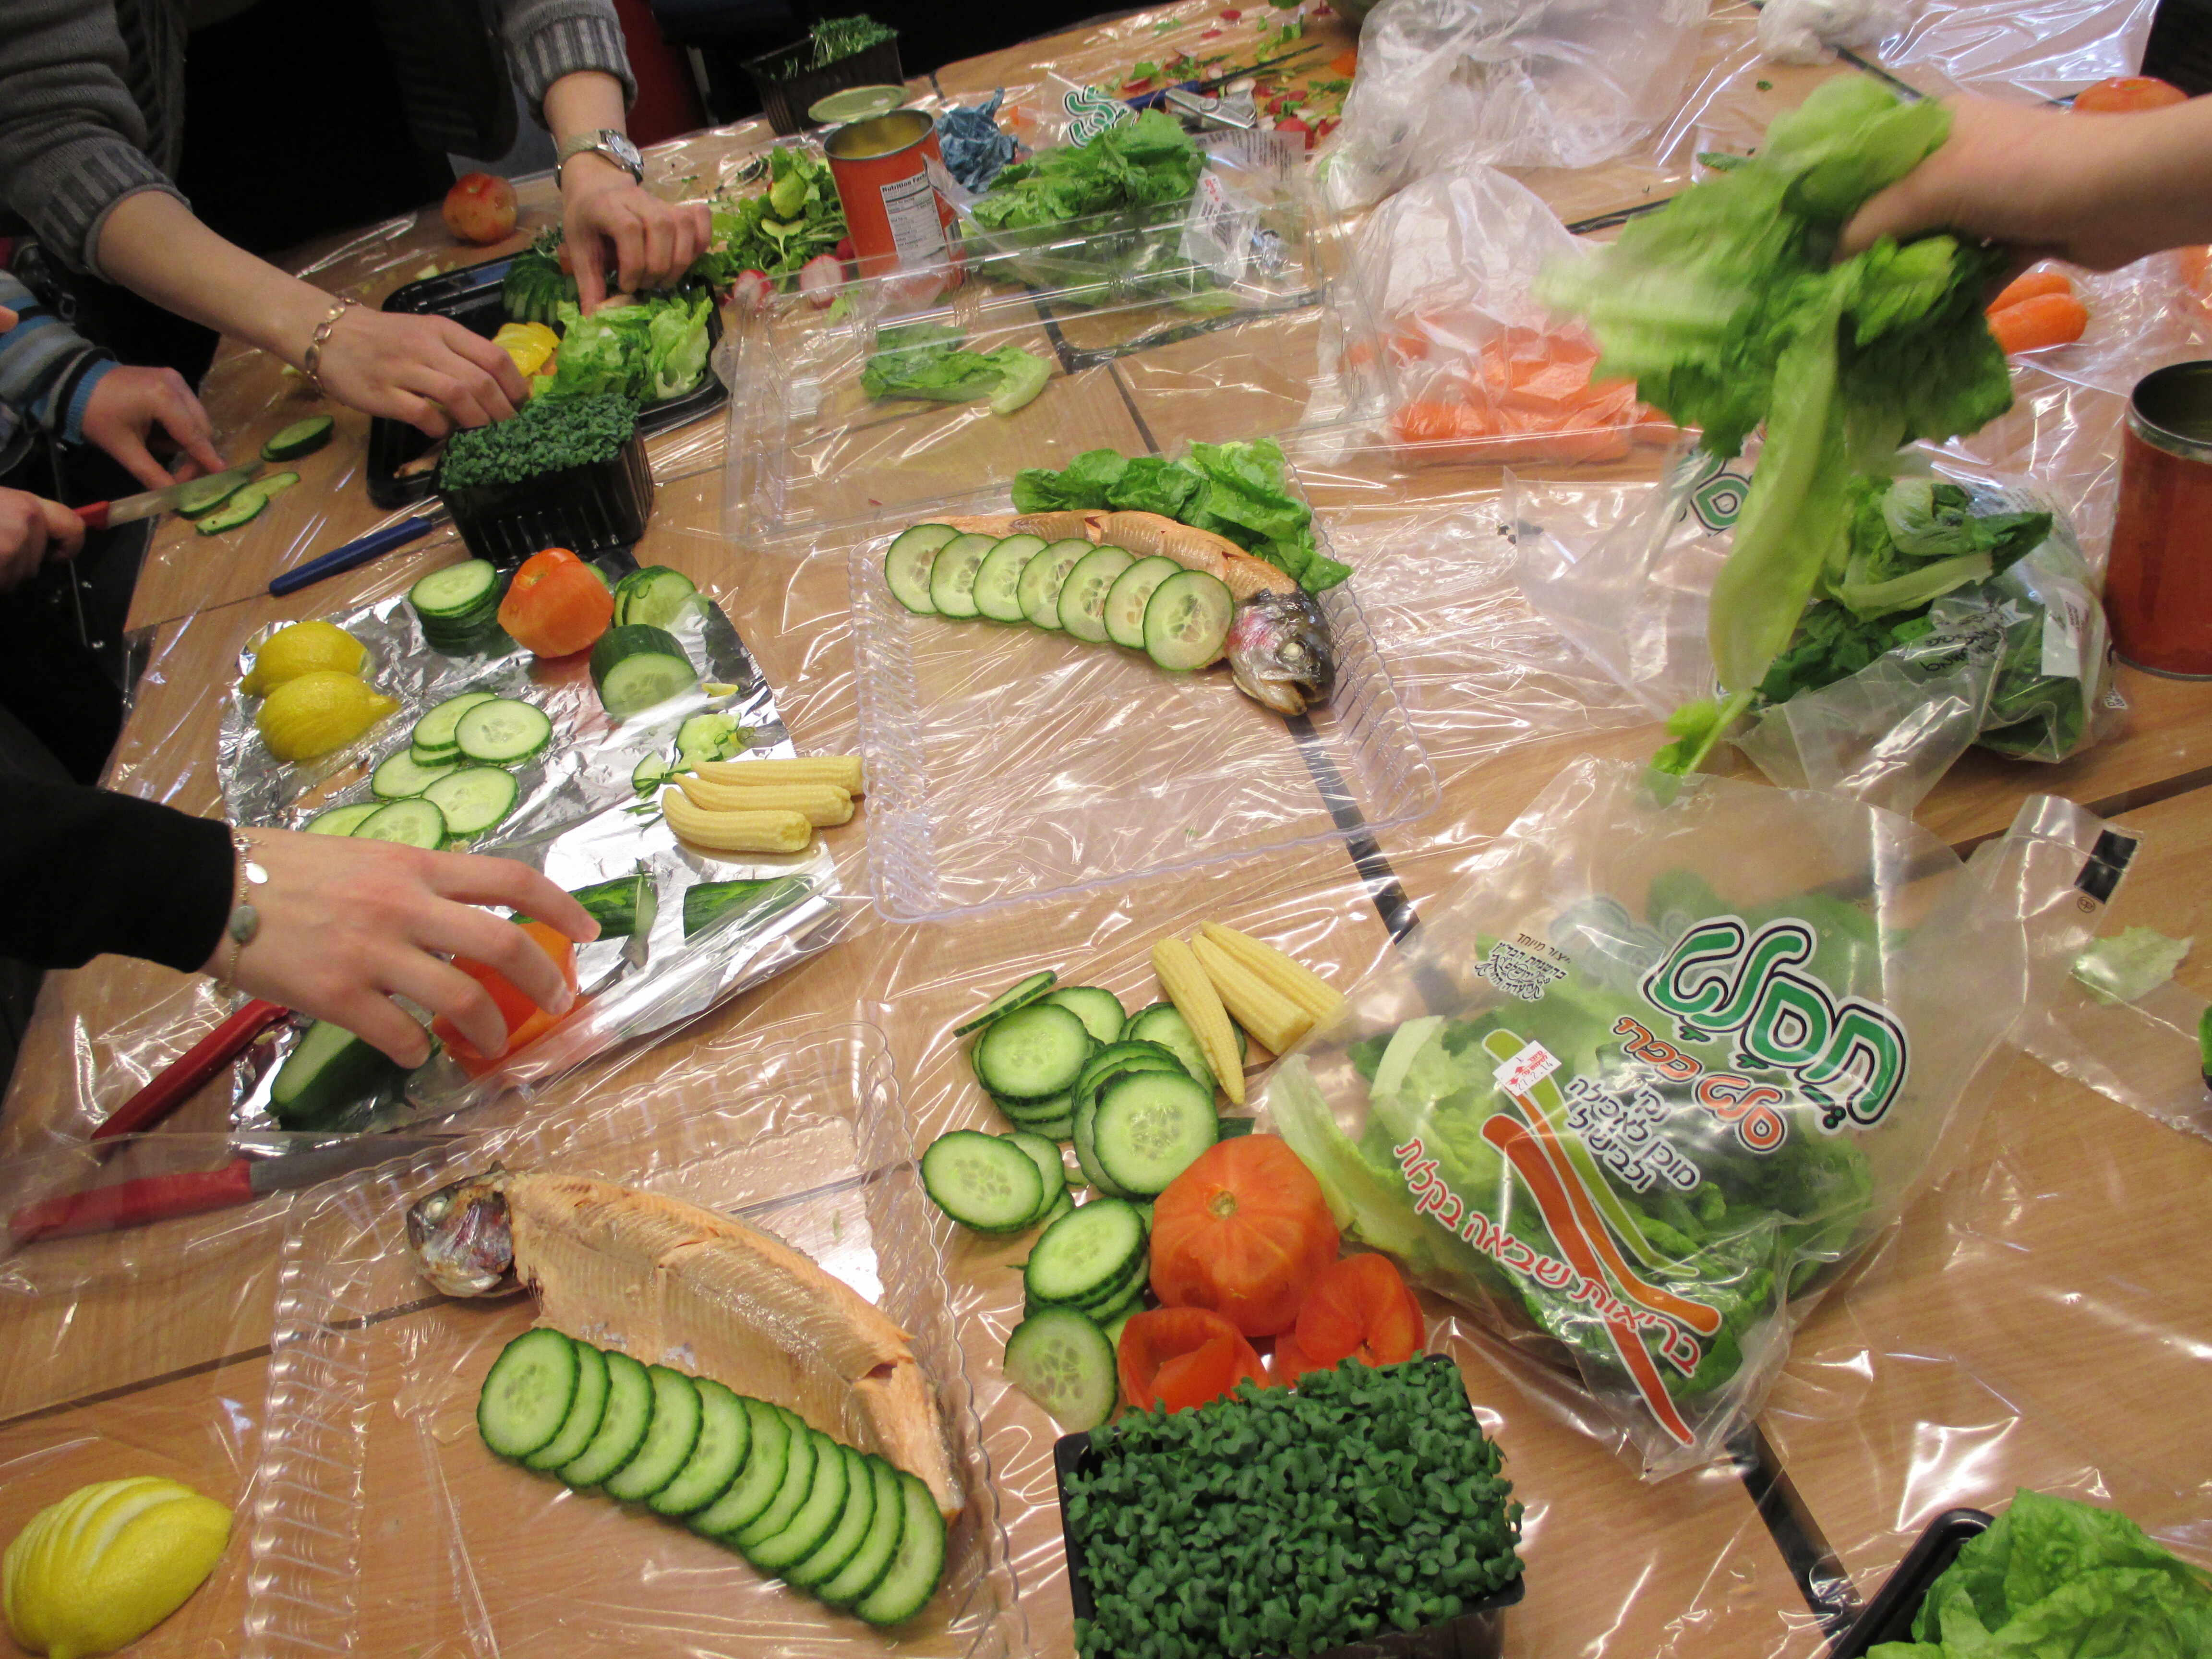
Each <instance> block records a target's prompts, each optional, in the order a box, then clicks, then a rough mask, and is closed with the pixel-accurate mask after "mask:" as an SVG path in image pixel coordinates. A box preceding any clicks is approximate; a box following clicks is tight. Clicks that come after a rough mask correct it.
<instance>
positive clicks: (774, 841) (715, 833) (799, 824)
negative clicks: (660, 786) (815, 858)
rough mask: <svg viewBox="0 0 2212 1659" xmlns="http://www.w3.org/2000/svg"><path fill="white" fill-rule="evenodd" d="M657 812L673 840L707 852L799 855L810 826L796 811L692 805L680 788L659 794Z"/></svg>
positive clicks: (810, 837) (810, 835) (809, 835)
mask: <svg viewBox="0 0 2212 1659" xmlns="http://www.w3.org/2000/svg"><path fill="white" fill-rule="evenodd" d="M660 810H661V812H662V814H663V815H664V816H665V817H666V818H667V820H668V827H669V828H670V829H673V830H674V831H675V832H676V836H677V839H678V840H679V841H684V842H689V843H690V845H692V846H694V847H700V848H705V849H706V850H707V851H708V852H710V853H799V852H804V851H805V848H806V843H807V842H810V841H811V840H813V839H814V826H813V825H812V824H811V823H807V821H806V819H805V817H804V816H802V815H801V814H799V813H797V812H724V811H714V810H713V809H711V808H708V807H704V806H695V805H692V804H691V802H690V801H689V800H687V799H684V792H683V791H682V790H681V789H675V788H669V789H664V790H662V791H661V792H660Z"/></svg>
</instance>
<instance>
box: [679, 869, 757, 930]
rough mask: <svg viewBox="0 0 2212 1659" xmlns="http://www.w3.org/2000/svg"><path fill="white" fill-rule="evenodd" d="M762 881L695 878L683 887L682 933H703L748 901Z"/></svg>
mask: <svg viewBox="0 0 2212 1659" xmlns="http://www.w3.org/2000/svg"><path fill="white" fill-rule="evenodd" d="M767 885H768V883H767V882H765V881H696V882H693V883H692V884H691V885H690V886H689V887H687V888H685V889H684V938H685V939H690V937H691V936H692V935H693V934H695V933H703V932H704V931H705V930H706V929H708V928H709V927H713V926H714V924H715V923H716V922H718V921H720V920H721V919H722V918H723V917H724V916H726V915H729V913H730V912H731V911H732V910H734V909H736V908H738V907H739V906H740V905H743V904H744V903H746V902H748V901H750V899H751V898H752V897H753V896H754V895H756V894H757V893H758V892H760V891H761V890H762V889H763V888H764V887H766V886H767Z"/></svg>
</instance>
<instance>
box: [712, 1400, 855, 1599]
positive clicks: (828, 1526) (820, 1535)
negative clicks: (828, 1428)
mask: <svg viewBox="0 0 2212 1659" xmlns="http://www.w3.org/2000/svg"><path fill="white" fill-rule="evenodd" d="M806 1433H807V1437H808V1438H809V1439H811V1441H812V1442H813V1443H814V1478H813V1481H812V1484H811V1485H810V1486H808V1487H807V1489H806V1501H805V1503H803V1504H800V1505H799V1509H798V1511H797V1512H796V1513H795V1514H793V1516H792V1517H791V1519H790V1520H789V1521H787V1522H785V1523H784V1525H783V1526H782V1528H781V1529H780V1530H778V1531H777V1532H775V1533H774V1534H770V1535H769V1536H768V1537H765V1538H762V1539H760V1540H758V1541H757V1542H754V1543H752V1544H750V1546H749V1545H748V1544H747V1543H746V1541H745V1540H746V1535H747V1534H744V1533H739V1534H738V1548H739V1549H740V1550H742V1551H744V1558H745V1559H746V1560H748V1561H750V1562H751V1563H752V1564H753V1565H755V1566H757V1567H758V1568H759V1569H760V1570H761V1571H763V1572H774V1573H781V1571H783V1570H784V1569H785V1568H786V1567H788V1566H790V1565H793V1563H794V1562H799V1561H804V1560H805V1559H806V1558H807V1557H808V1556H810V1555H811V1554H813V1553H814V1552H815V1551H817V1550H818V1549H820V1548H821V1547H822V1546H823V1543H824V1542H826V1541H828V1539H829V1534H831V1533H833V1532H835V1531H836V1530H837V1519H838V1517H839V1516H842V1515H843V1514H844V1512H845V1495H846V1491H847V1484H846V1483H847V1480H848V1477H849V1466H848V1464H847V1463H846V1462H845V1449H844V1448H843V1447H842V1446H841V1445H839V1444H838V1443H836V1441H834V1440H832V1439H831V1438H830V1437H829V1436H828V1435H826V1434H824V1433H823V1432H822V1431H821V1430H819V1429H809V1430H808V1431H806ZM765 1518H766V1517H763V1520H764V1519H765Z"/></svg>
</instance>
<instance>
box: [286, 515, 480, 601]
mask: <svg viewBox="0 0 2212 1659" xmlns="http://www.w3.org/2000/svg"><path fill="white" fill-rule="evenodd" d="M445 518H446V514H445V512H444V510H443V509H442V508H441V509H439V510H438V511H436V512H432V513H417V514H416V515H415V517H413V518H411V519H402V520H400V521H399V522H398V524H393V525H386V526H385V527H384V528H383V529H381V530H372V531H370V532H368V534H367V535H366V536H363V537H361V538H359V539H358V540H355V541H350V542H348V543H347V544H345V545H344V546H343V547H334V548H332V549H331V550H330V551H329V552H327V553H323V554H319V555H317V556H315V557H313V558H312V559H310V560H308V561H307V563H305V564H303V565H298V566H295V567H294V568H292V569H290V570H287V571H285V572H284V573H283V574H282V575H279V576H272V577H271V578H270V581H269V592H270V596H271V597H272V598H276V599H283V597H284V596H285V595H286V594H287V593H296V592H299V591H300V590H301V588H303V587H312V586H313V585H314V584H315V583H317V582H319V581H321V580H323V579H324V578H325V576H336V575H341V574H343V573H344V572H346V571H349V570H351V569H352V568H354V567H355V566H356V565H363V564H367V563H368V562H369V561H370V560H371V559H380V558H382V557H383V556H385V555H386V554H387V553H389V552H391V551H392V550H393V549H394V548H400V547H404V546H406V545H407V544H408V543H410V542H411V541H416V540H418V539H420V538H422V537H424V536H427V535H428V534H429V533H430V532H431V531H433V530H435V528H437V526H439V525H441V524H442V523H443V522H444V521H445Z"/></svg>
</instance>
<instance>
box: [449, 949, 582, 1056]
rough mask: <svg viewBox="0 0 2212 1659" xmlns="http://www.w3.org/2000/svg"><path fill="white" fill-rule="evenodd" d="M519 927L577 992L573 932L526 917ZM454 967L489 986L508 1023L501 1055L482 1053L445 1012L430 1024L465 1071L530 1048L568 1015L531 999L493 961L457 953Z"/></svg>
mask: <svg viewBox="0 0 2212 1659" xmlns="http://www.w3.org/2000/svg"><path fill="white" fill-rule="evenodd" d="M516 925H517V926H519V927H520V928H521V929H522V931H523V932H524V933H526V934H528V935H529V936H530V939H531V940H532V943H534V944H535V945H537V946H538V949H539V950H541V951H544V952H545V954H546V955H547V956H549V957H551V958H552V959H553V962H554V964H555V965H556V967H558V968H559V969H560V970H561V977H562V979H563V980H564V981H567V983H568V989H569V990H570V991H571V992H574V990H575V988H576V947H575V945H574V944H573V943H571V942H570V941H569V939H568V936H567V935H565V934H563V933H560V932H559V931H557V930H556V929H555V928H552V927H547V926H546V925H545V924H544V922H542V921H525V922H520V923H518V924H516ZM453 966H454V967H456V968H458V969H460V970H461V971H462V972H463V973H465V974H466V975H468V976H469V977H470V978H471V979H472V980H474V981H477V984H479V985H481V986H483V988H484V991H485V994H487V995H489V997H490V998H491V1000H492V1006H495V1008H497V1009H498V1010H499V1015H500V1018H501V1019H502V1020H504V1021H505V1022H506V1024H507V1046H506V1047H505V1048H501V1050H500V1051H499V1053H497V1054H482V1053H479V1052H478V1051H477V1048H476V1047H475V1045H474V1044H472V1043H471V1042H470V1041H469V1040H468V1039H467V1038H466V1037H465V1036H462V1035H461V1032H460V1028H459V1027H458V1026H456V1025H455V1024H453V1022H452V1021H451V1020H449V1019H447V1018H445V1017H444V1016H443V1015H440V1016H439V1017H438V1018H436V1019H434V1020H432V1021H431V1022H430V1029H431V1030H432V1031H434V1032H435V1033H436V1034H437V1036H438V1038H439V1040H440V1041H441V1042H443V1043H445V1045H446V1046H447V1048H451V1049H452V1050H453V1058H454V1059H456V1060H459V1062H460V1063H461V1066H462V1067H463V1069H465V1070H466V1071H468V1072H470V1073H471V1074H474V1073H481V1072H483V1071H486V1070H489V1068H490V1066H491V1065H492V1064H493V1062H494V1061H495V1060H501V1059H502V1058H504V1057H505V1056H506V1055H507V1054H514V1053H516V1052H518V1051H519V1050H520V1049H523V1048H528V1047H529V1046H530V1045H531V1044H532V1043H533V1042H536V1041H537V1040H538V1038H539V1037H541V1036H544V1035H545V1033H546V1032H548V1031H550V1030H552V1029H553V1027H554V1026H555V1025H556V1024H559V1023H560V1022H561V1020H562V1019H563V1018H566V1016H567V1012H568V1011H567V1010H566V1009H563V1010H562V1012H560V1013H553V1012H548V1011H547V1010H545V1009H544V1008H541V1007H539V1006H538V1005H537V1004H536V1003H535V1002H533V1001H532V1000H531V998H530V994H529V993H528V992H526V991H524V990H521V989H520V988H519V987H517V986H516V985H515V984H514V982H513V981H511V980H510V979H508V978H507V975H504V974H502V973H501V972H500V971H499V969H496V968H494V967H492V966H490V965H489V963H482V962H474V961H471V959H470V958H468V957H454V958H453Z"/></svg>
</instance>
